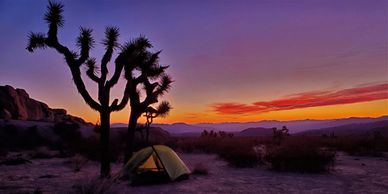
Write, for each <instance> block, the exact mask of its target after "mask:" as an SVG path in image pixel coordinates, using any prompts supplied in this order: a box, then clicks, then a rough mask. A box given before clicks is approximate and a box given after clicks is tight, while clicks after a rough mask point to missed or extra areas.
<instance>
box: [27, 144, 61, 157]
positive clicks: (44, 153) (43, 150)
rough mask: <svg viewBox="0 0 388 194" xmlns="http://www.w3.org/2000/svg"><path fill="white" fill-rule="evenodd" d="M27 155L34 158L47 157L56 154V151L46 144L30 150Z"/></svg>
mask: <svg viewBox="0 0 388 194" xmlns="http://www.w3.org/2000/svg"><path fill="white" fill-rule="evenodd" d="M29 155H30V156H31V158H35V159H48V158H54V157H56V156H58V153H57V152H56V151H52V150H50V149H49V148H48V147H46V146H41V147H38V148H36V149H35V150H34V151H32V152H30V153H29Z"/></svg>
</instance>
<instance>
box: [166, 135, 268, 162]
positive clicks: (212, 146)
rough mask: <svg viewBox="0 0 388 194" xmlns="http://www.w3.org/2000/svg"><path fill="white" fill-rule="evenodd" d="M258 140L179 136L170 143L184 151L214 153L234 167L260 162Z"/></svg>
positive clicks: (171, 145) (212, 136)
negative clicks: (256, 148)
mask: <svg viewBox="0 0 388 194" xmlns="http://www.w3.org/2000/svg"><path fill="white" fill-rule="evenodd" d="M256 143H257V142H256V141H255V139H254V138H244V137H240V138H235V137H233V138H224V137H221V136H214V135H211V136H210V135H208V136H202V137H191V138H178V139H175V140H174V141H170V142H169V143H168V145H169V146H170V147H172V148H174V149H178V150H181V151H184V152H189V153H190V152H202V153H214V154H217V155H218V156H219V157H220V158H221V159H223V160H225V161H227V162H228V164H229V165H231V166H233V167H252V166H255V165H257V164H258V163H259V162H260V157H258V155H257V153H256V152H255V151H254V150H253V147H254V146H255V144H256Z"/></svg>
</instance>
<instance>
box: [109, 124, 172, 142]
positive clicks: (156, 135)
mask: <svg viewBox="0 0 388 194" xmlns="http://www.w3.org/2000/svg"><path fill="white" fill-rule="evenodd" d="M127 129H128V128H127V127H116V128H111V133H112V136H116V137H119V136H122V135H124V134H126V132H127ZM135 135H136V137H137V138H139V137H140V133H135ZM170 137H171V135H170V133H169V132H168V131H166V130H164V129H162V128H160V127H151V128H150V137H149V138H150V139H149V140H150V141H158V142H160V141H165V140H168V139H169V138H170Z"/></svg>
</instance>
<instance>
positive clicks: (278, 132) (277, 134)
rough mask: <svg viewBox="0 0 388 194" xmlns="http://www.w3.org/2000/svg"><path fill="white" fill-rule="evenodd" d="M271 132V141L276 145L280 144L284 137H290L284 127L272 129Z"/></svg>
mask: <svg viewBox="0 0 388 194" xmlns="http://www.w3.org/2000/svg"><path fill="white" fill-rule="evenodd" d="M272 130H273V136H272V138H273V140H275V142H276V143H277V144H280V142H281V141H282V140H283V139H284V137H286V136H290V134H289V133H288V131H289V130H288V128H287V127H286V126H283V127H282V128H281V129H277V128H276V127H274V128H272Z"/></svg>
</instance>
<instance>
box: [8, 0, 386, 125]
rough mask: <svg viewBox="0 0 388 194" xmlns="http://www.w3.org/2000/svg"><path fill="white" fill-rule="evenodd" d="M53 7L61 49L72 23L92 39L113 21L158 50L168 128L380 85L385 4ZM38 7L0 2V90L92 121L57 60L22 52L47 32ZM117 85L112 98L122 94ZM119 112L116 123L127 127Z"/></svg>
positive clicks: (71, 34) (74, 30) (369, 0)
mask: <svg viewBox="0 0 388 194" xmlns="http://www.w3.org/2000/svg"><path fill="white" fill-rule="evenodd" d="M60 2H63V3H64V4H65V12H64V16H65V26H64V28H62V29H61V30H60V32H59V37H60V40H61V41H62V42H63V43H64V44H66V45H68V46H69V47H72V48H75V47H74V45H75V37H76V36H77V35H78V28H79V27H80V26H85V27H91V28H93V29H94V32H93V35H94V36H95V39H96V40H97V43H99V42H100V40H101V38H102V36H103V32H104V27H105V26H108V25H114V26H118V27H120V34H121V37H120V42H124V41H126V40H129V39H131V38H134V37H137V36H138V35H140V34H142V35H145V36H146V37H148V38H149V39H150V40H151V41H152V42H153V43H154V45H155V49H156V50H159V49H162V50H163V52H162V55H161V63H162V64H170V65H171V68H170V69H169V72H170V74H171V75H172V77H173V78H174V80H175V83H174V85H173V89H172V90H171V92H170V93H169V94H168V95H167V96H166V97H167V99H168V100H170V101H171V102H172V104H173V106H174V110H173V112H172V113H171V117H170V119H167V122H175V121H188V122H190V120H185V116H184V115H187V114H192V113H203V112H206V111H209V110H210V108H211V107H212V105H213V104H216V103H229V102H237V103H251V102H256V101H269V100H273V99H277V98H280V97H283V96H287V95H291V94H295V93H302V92H310V91H318V90H319V91H320V90H341V89H346V88H351V87H355V86H358V85H360V84H379V83H386V82H387V81H388V64H387V63H388V62H387V61H388V60H387V53H388V15H387V13H388V1H385V0H362V1H359V0H341V1H339V0H305V1H299V0H295V1H291V0H290V1H288V0H287V1H286V0H250V1H249V0H245V1H244V0H242V1H237V0H234V1H227V0H219V1H205V0H199V1H185V0H184V1H182V0H180V1H167V0H166V1H164V0H162V1H151V0H148V1H125V0H122V1H114V3H111V2H112V1H108V0H105V1H82V2H80V1H75V0H69V1H60ZM46 5H47V1H38V0H37V1H35V0H34V1H32V0H18V1H14V0H0V26H1V36H0V42H1V43H2V44H0V50H1V52H0V85H5V84H9V85H12V86H14V87H20V88H25V89H26V90H27V91H28V92H29V93H30V94H31V96H32V97H34V98H36V99H39V100H42V101H45V102H47V103H48V104H49V105H50V106H53V107H65V108H66V109H68V110H69V111H70V112H71V113H73V114H76V115H80V116H85V115H91V114H92V115H94V116H95V114H93V113H92V111H91V110H90V109H89V108H88V107H87V106H86V105H85V104H84V103H83V101H82V99H81V97H80V96H79V95H78V94H77V92H76V89H75V87H74V86H73V83H72V80H71V76H70V73H69V71H68V69H67V67H66V65H65V64H64V60H63V57H62V56H60V55H58V54H56V53H55V52H54V51H52V50H49V49H47V50H45V51H38V52H35V53H33V54H31V53H28V52H27V51H26V50H25V47H26V44H27V34H28V32H29V31H34V32H45V31H46V30H47V26H46V24H45V23H44V21H43V14H44V12H45V9H46ZM101 48H102V46H101V45H99V44H97V45H96V46H95V49H94V51H93V53H92V55H93V56H95V57H100V56H101V55H102V54H101V53H102V52H103V51H102V50H101ZM88 86H89V89H90V90H91V92H92V93H93V92H95V88H96V87H95V86H94V85H92V84H90V85H88ZM120 86H122V83H121V84H120ZM120 86H119V87H117V88H116V90H115V94H114V95H113V96H117V97H119V96H120V94H121V89H122V87H120ZM387 107H388V105H387V106H386V107H383V108H387ZM127 111H128V110H126V111H124V113H123V115H117V118H120V119H116V121H123V122H125V119H123V118H125V117H126V115H127V114H128V113H127ZM387 111H388V110H387ZM215 115H216V114H214V115H210V116H209V117H208V118H204V121H218V120H220V119H213V120H212V118H215V117H216V116H215ZM94 116H93V117H92V116H90V117H88V119H89V120H92V121H95V119H91V118H94ZM255 119H258V120H259V119H260V116H258V117H257V118H255ZM275 119H276V118H275Z"/></svg>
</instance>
